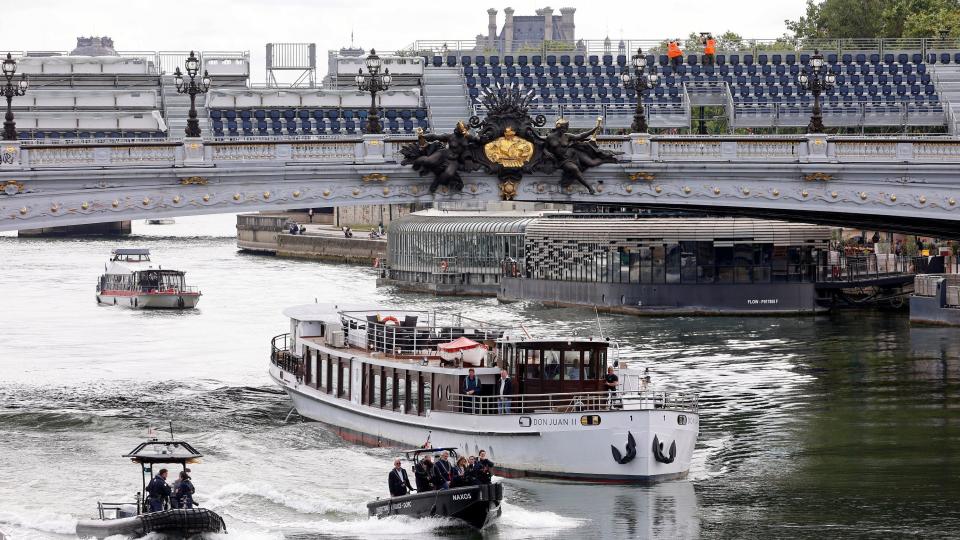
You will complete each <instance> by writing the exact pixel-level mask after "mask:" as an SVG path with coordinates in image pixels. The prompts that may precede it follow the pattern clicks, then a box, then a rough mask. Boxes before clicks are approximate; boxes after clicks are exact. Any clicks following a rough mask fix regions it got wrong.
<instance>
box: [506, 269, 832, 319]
mask: <svg viewBox="0 0 960 540" xmlns="http://www.w3.org/2000/svg"><path fill="white" fill-rule="evenodd" d="M497 298H498V299H499V300H500V301H503V302H515V301H520V300H530V301H534V302H542V303H544V304H550V305H560V306H596V307H597V308H598V309H602V310H607V311H614V312H621V313H631V314H637V315H666V314H670V315H681V314H683V315H686V314H690V315H694V314H696V315H776V314H782V315H794V314H814V313H819V312H823V311H825V308H822V307H820V306H818V305H817V302H816V289H815V284H814V283H743V284H741V283H682V284H676V285H667V284H637V283H593V282H591V283H582V282H577V281H555V280H543V279H528V278H513V277H505V278H503V280H502V281H501V283H500V291H499V293H498V294H497Z"/></svg>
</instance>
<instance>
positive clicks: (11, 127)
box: [0, 53, 29, 141]
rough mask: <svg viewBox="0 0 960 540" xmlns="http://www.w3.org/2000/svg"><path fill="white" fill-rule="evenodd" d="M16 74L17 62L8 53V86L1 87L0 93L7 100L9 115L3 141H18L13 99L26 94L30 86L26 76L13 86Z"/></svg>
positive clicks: (21, 76)
mask: <svg viewBox="0 0 960 540" xmlns="http://www.w3.org/2000/svg"><path fill="white" fill-rule="evenodd" d="M16 73H17V61H16V60H14V59H13V56H11V55H10V53H7V58H6V59H5V60H4V61H3V76H4V77H6V79H7V84H6V85H4V86H0V93H2V94H3V97H5V98H7V115H6V117H4V122H3V140H5V141H15V140H17V123H16V122H14V121H13V98H14V97H17V96H22V95H24V94H26V93H27V87H28V86H29V83H27V76H26V74H21V75H20V81H19V82H17V84H13V76H14V75H15V74H16Z"/></svg>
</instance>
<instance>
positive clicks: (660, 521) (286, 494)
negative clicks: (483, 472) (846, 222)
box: [0, 216, 960, 539]
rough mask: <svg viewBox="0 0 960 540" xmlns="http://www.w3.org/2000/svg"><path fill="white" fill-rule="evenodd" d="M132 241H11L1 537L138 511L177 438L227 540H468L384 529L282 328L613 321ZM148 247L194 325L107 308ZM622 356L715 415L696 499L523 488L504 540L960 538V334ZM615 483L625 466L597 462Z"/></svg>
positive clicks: (704, 345)
mask: <svg viewBox="0 0 960 540" xmlns="http://www.w3.org/2000/svg"><path fill="white" fill-rule="evenodd" d="M134 233H135V235H134V236H132V237H130V238H128V239H124V240H122V241H118V240H116V239H43V240H28V239H17V238H15V237H10V236H3V237H0V302H2V304H0V308H2V309H0V531H2V532H3V533H6V535H7V536H9V537H13V538H18V539H19V538H68V537H70V533H71V532H72V531H73V529H74V526H75V523H76V520H77V519H78V518H85V517H92V515H93V514H94V513H95V509H96V501H97V500H98V499H99V500H105V501H117V500H120V501H123V500H129V499H130V498H131V497H132V495H133V494H134V493H135V492H136V491H138V490H139V488H140V486H139V480H138V478H137V467H135V466H133V465H132V464H130V463H129V462H126V461H125V460H124V459H122V458H120V455H121V454H123V453H125V452H127V451H129V450H131V449H132V448H133V447H134V446H135V445H136V444H137V443H138V442H139V441H140V440H142V439H143V436H144V434H145V430H146V429H147V428H148V427H149V426H160V425H165V424H166V423H167V421H168V420H173V421H174V422H175V424H174V429H175V430H176V431H177V436H178V437H183V438H185V439H187V440H189V441H191V442H192V443H193V444H194V445H195V446H197V447H198V448H199V449H201V451H202V452H203V453H204V454H206V456H207V457H206V458H205V459H204V463H202V464H200V465H197V466H195V467H193V476H194V481H195V484H196V486H197V491H198V494H197V496H198V499H199V500H200V501H201V503H202V504H204V505H205V506H208V507H210V508H213V509H215V510H216V511H217V512H219V513H221V515H223V516H224V517H225V519H226V521H227V523H228V526H229V529H230V534H229V536H225V537H224V538H232V539H237V538H418V539H421V538H433V537H444V538H468V537H475V536H472V535H471V533H469V532H467V531H464V530H462V529H458V528H456V527H455V526H452V525H451V524H450V523H448V522H444V521H442V520H422V521H411V520H406V519H387V520H381V521H376V520H373V521H371V520H369V519H368V518H367V516H366V508H365V506H364V503H365V502H366V501H368V500H371V499H373V498H376V497H378V496H384V495H385V493H386V485H385V484H386V482H385V475H386V472H387V471H388V470H389V468H390V466H391V462H392V458H393V454H392V453H391V451H390V450H388V449H370V448H362V447H358V446H354V445H350V444H347V443H344V442H343V441H341V440H339V439H338V438H337V437H335V436H333V435H332V434H330V433H329V432H327V431H326V430H324V429H323V428H322V427H320V426H319V425H317V424H315V423H306V422H301V421H299V419H297V418H296V417H294V418H293V419H291V421H290V422H288V423H285V422H284V417H285V416H286V414H287V412H288V410H289V402H288V400H287V398H286V397H285V395H284V394H282V393H280V392H278V391H277V390H276V389H275V388H273V387H272V386H271V385H270V383H269V380H268V377H267V374H266V370H267V362H268V355H269V341H270V338H271V337H272V336H274V335H276V334H280V333H283V332H285V331H286V330H285V329H286V328H287V326H288V324H287V321H286V320H285V319H284V317H283V316H282V315H281V313H280V312H281V310H282V309H283V308H284V307H286V306H289V305H292V304H297V303H304V302H313V301H314V300H315V299H316V300H319V301H321V302H323V301H338V300H339V301H343V300H349V301H353V302H366V301H371V302H384V303H389V304H399V305H404V306H416V307H420V308H438V309H441V308H454V307H456V308H457V309H460V310H463V311H471V312H473V313H475V314H476V316H477V317H478V318H481V319H484V318H485V319H490V320H497V321H503V322H509V321H519V320H523V321H524V322H525V325H526V326H527V327H528V328H533V329H535V330H540V331H544V332H548V331H549V332H550V333H558V332H559V333H561V334H562V333H573V334H590V333H595V330H596V322H595V316H594V314H593V312H592V310H587V309H569V308H563V309H559V308H544V307H541V306H538V305H534V304H522V303H521V304H511V305H498V304H497V302H496V301H495V300H493V299H476V298H473V299H456V298H437V297H432V296H424V295H414V294H403V293H398V292H395V291H393V290H390V289H377V288H376V287H375V285H374V282H375V274H374V271H373V270H372V269H369V268H363V267H356V266H347V265H336V264H321V263H315V262H305V261H296V260H284V259H277V258H273V257H265V256H255V255H248V254H243V253H240V252H238V251H237V249H236V246H235V240H234V236H233V235H234V218H233V217H232V216H209V217H197V218H183V219H179V220H178V222H177V224H175V225H166V226H148V225H144V224H142V223H137V224H135V225H134ZM121 245H122V246H127V247H131V246H144V247H149V248H150V249H151V250H152V252H153V254H154V258H155V259H156V260H158V261H159V262H161V263H162V264H164V265H167V266H169V267H170V268H178V269H183V270H186V271H187V278H188V281H189V282H190V283H191V284H195V285H199V286H200V287H201V288H202V290H203V294H204V296H203V298H202V299H201V302H200V305H199V309H197V310H195V311H192V312H183V313H176V312H149V311H133V310H127V309H121V308H115V307H105V306H97V305H96V303H95V302H94V285H95V284H96V280H97V277H98V276H99V274H100V273H101V271H102V269H103V264H104V262H105V260H106V258H107V256H108V254H109V251H110V249H112V248H114V247H118V246H121ZM601 321H602V324H603V327H604V330H605V332H606V333H608V334H610V335H611V336H613V337H614V338H615V339H617V340H619V341H620V342H621V343H622V345H623V346H624V350H623V352H622V356H625V357H627V358H629V359H630V360H631V362H632V365H634V366H649V367H650V369H651V372H652V373H653V380H654V384H655V385H656V386H658V387H659V388H663V389H686V390H695V391H699V392H700V393H701V402H702V410H701V425H702V428H701V429H702V432H701V435H700V440H699V444H698V446H697V450H696V453H695V456H694V465H693V468H692V470H691V471H690V475H689V479H688V480H686V481H680V482H668V483H663V484H658V485H655V486H652V487H642V486H600V485H578V484H569V483H560V482H547V481H526V480H507V481H505V485H506V489H505V495H506V498H507V500H508V501H509V502H508V503H507V504H505V506H504V511H503V518H502V520H501V521H500V523H499V524H498V525H497V526H496V527H494V528H493V529H491V530H488V531H485V532H484V534H483V536H484V537H487V538H504V539H511V538H625V537H630V538H646V537H657V538H697V537H702V538H732V537H744V538H757V537H791V538H823V537H890V536H902V535H910V536H912V535H919V536H924V537H951V536H952V537H957V536H958V534H960V533H958V532H957V531H960V509H958V505H957V502H958V501H960V478H958V476H960V414H958V412H960V411H958V410H957V409H958V407H960V331H957V330H949V329H941V328H917V327H911V326H910V324H909V322H908V321H907V318H906V316H905V315H903V314H890V313H880V312H855V313H854V312H848V313H841V314H837V315H832V316H824V317H817V318H807V317H805V318H792V317H777V318H745V319H737V318H722V317H716V318H700V317H679V318H633V317H628V316H615V315H602V316H601ZM598 459H609V456H598Z"/></svg>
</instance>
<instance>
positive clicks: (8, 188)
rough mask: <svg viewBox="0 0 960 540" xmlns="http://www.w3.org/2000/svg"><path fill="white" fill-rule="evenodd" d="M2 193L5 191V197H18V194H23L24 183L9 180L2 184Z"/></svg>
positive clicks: (0, 187) (0, 188)
mask: <svg viewBox="0 0 960 540" xmlns="http://www.w3.org/2000/svg"><path fill="white" fill-rule="evenodd" d="M0 191H3V193H4V194H5V195H10V196H13V195H16V194H17V193H23V182H17V181H16V180H7V181H6V182H4V183H3V184H0Z"/></svg>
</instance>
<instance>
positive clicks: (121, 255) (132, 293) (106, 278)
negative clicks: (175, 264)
mask: <svg viewBox="0 0 960 540" xmlns="http://www.w3.org/2000/svg"><path fill="white" fill-rule="evenodd" d="M96 298H97V303H98V304H108V305H113V306H126V307H130V308H134V309H193V308H195V307H196V306H197V302H199V301H200V291H199V290H198V289H197V288H196V287H190V286H188V285H187V284H186V282H185V279H184V272H181V271H179V270H170V269H166V270H165V269H163V268H162V267H161V266H160V265H154V264H153V262H152V261H151V260H150V250H149V249H140V248H133V249H130V248H123V249H115V250H113V251H111V252H110V261H109V262H108V263H107V264H106V265H105V267H104V273H103V275H101V276H100V280H99V282H97V295H96Z"/></svg>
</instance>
